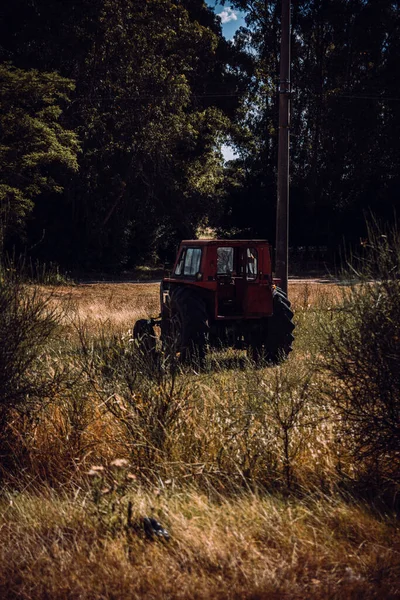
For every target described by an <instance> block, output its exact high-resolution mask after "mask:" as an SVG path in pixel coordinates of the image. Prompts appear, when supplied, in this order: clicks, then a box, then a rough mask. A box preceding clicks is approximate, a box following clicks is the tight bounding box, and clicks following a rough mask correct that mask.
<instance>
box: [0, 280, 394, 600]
mask: <svg viewBox="0 0 400 600" xmlns="http://www.w3.org/2000/svg"><path fill="white" fill-rule="evenodd" d="M35 294H38V296H40V295H42V296H43V297H44V296H46V295H48V294H50V296H49V298H48V303H47V304H46V306H47V307H50V308H51V309H52V310H56V312H57V313H59V314H58V316H57V322H58V325H57V328H56V330H55V333H54V336H53V338H52V339H51V341H49V342H48V345H47V346H46V348H45V350H44V351H42V353H41V354H40V357H39V358H40V361H41V362H40V364H41V365H42V368H43V369H44V371H45V372H46V376H47V377H49V374H50V375H51V377H52V379H51V386H48V387H47V388H46V390H47V391H46V394H45V397H43V398H42V402H36V403H33V404H32V409H31V411H30V412H27V411H25V412H22V413H21V411H17V410H15V411H14V412H13V411H11V412H9V413H8V416H9V417H10V415H11V417H12V418H11V420H9V425H8V429H7V436H8V437H7V446H5V445H4V444H3V445H2V453H3V457H4V461H3V485H2V493H1V496H0V565H1V566H0V597H1V598H5V599H8V598H23V599H26V600H28V599H31V598H43V599H44V598H52V599H64V598H65V599H67V598H80V599H85V600H86V599H89V598H91V599H97V598H104V599H109V598H110V599H111V598H113V599H114V598H115V599H120V598H121V599H123V598H199V599H200V598H204V599H205V598H247V599H253V600H255V599H258V598H260V599H261V598H276V599H278V598H293V599H294V598H316V599H317V598H321V599H322V598H398V597H400V535H399V525H398V519H397V516H396V510H395V509H396V503H395V495H396V494H395V493H394V492H393V487H392V488H391V487H390V486H388V485H386V487H385V490H386V491H385V493H382V494H380V493H379V489H380V487H381V489H383V487H384V486H382V483H380V482H379V481H378V482H377V481H376V480H375V479H376V477H377V476H376V477H375V475H374V474H371V471H370V469H371V464H372V463H371V462H369V461H366V460H360V461H358V460H356V458H355V456H354V453H352V451H351V444H349V443H347V442H346V440H345V439H344V434H343V430H342V428H341V427H342V424H341V418H340V415H339V414H338V413H337V411H336V408H335V406H334V405H333V404H332V402H330V398H331V394H332V381H331V379H330V378H328V376H327V373H326V372H325V370H324V352H325V349H324V346H323V344H322V340H321V337H320V335H321V334H320V333H319V332H320V331H322V330H321V323H322V324H323V323H326V322H328V323H329V322H334V320H335V319H336V318H337V314H338V309H339V307H340V303H341V301H342V299H343V288H342V287H341V286H338V285H334V284H329V285H319V284H316V283H315V284H313V283H307V284H302V283H295V284H291V287H290V290H289V297H290V299H291V301H292V305H293V307H294V310H295V315H296V325H297V329H296V343H295V349H294V351H293V353H292V354H291V356H290V359H289V360H288V361H287V362H286V363H285V364H283V365H282V366H279V367H270V366H267V365H264V366H261V367H256V366H255V365H254V364H253V363H252V362H251V361H250V360H249V359H248V358H247V357H246V355H245V353H244V352H238V351H236V352H234V351H232V350H228V351H226V352H223V353H214V354H211V355H210V356H209V357H208V359H207V360H208V362H207V368H206V370H205V371H200V370H196V369H194V370H193V369H185V370H178V371H172V372H171V371H168V370H163V369H161V370H157V369H156V367H155V365H151V364H149V363H148V362H147V361H146V358H145V357H143V356H141V355H140V354H139V353H138V352H137V350H136V348H135V346H134V344H133V341H132V339H131V332H130V329H131V327H132V325H133V323H134V321H135V320H136V319H138V318H142V317H145V316H148V315H157V312H158V286H157V285H154V284H137V285H136V284H135V285H134V284H124V283H120V284H94V285H79V286H62V287H56V288H55V289H54V290H52V291H50V290H49V289H48V288H41V289H40V291H39V292H34V293H33V297H35ZM44 371H43V372H44ZM337 385H338V386H340V384H337ZM391 477H392V478H393V476H391ZM388 490H389V491H388ZM393 499H394V500H393ZM146 516H148V517H153V518H155V519H157V520H158V521H159V522H160V523H161V525H162V526H163V527H164V528H166V529H167V530H168V533H169V539H167V537H165V536H162V535H160V536H157V535H156V534H155V533H154V531H152V530H151V529H150V530H149V529H148V528H147V529H146V522H145V520H144V519H145V517H146Z"/></svg>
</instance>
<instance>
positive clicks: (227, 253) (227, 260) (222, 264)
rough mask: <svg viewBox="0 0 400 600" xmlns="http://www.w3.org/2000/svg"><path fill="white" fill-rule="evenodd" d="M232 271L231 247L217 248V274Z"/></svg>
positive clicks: (228, 273) (227, 273) (225, 273)
mask: <svg viewBox="0 0 400 600" xmlns="http://www.w3.org/2000/svg"><path fill="white" fill-rule="evenodd" d="M232 271H233V248H227V247H223V248H217V275H231V274H232Z"/></svg>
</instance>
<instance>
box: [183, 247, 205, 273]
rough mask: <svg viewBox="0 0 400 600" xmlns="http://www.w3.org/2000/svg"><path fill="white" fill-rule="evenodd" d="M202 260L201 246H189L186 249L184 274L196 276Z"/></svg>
mask: <svg viewBox="0 0 400 600" xmlns="http://www.w3.org/2000/svg"><path fill="white" fill-rule="evenodd" d="M200 261H201V248H188V249H187V250H186V257H185V264H184V267H183V274H184V275H192V276H193V277H194V276H195V275H196V274H197V273H198V272H199V271H200Z"/></svg>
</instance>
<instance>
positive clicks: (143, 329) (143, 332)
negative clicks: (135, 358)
mask: <svg viewBox="0 0 400 600" xmlns="http://www.w3.org/2000/svg"><path fill="white" fill-rule="evenodd" d="M132 337H133V339H134V340H135V341H136V344H137V347H138V348H139V350H140V352H142V354H144V355H147V356H149V357H150V358H152V359H153V358H154V357H155V354H156V336H155V333H154V327H153V325H152V323H151V321H150V320H147V319H139V321H136V323H135V325H134V327H133V330H132Z"/></svg>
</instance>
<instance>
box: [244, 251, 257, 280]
mask: <svg viewBox="0 0 400 600" xmlns="http://www.w3.org/2000/svg"><path fill="white" fill-rule="evenodd" d="M257 258H258V257H257V250H256V249H255V248H247V251H246V277H247V279H257Z"/></svg>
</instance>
